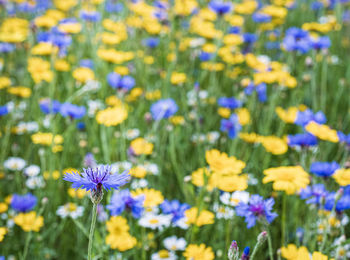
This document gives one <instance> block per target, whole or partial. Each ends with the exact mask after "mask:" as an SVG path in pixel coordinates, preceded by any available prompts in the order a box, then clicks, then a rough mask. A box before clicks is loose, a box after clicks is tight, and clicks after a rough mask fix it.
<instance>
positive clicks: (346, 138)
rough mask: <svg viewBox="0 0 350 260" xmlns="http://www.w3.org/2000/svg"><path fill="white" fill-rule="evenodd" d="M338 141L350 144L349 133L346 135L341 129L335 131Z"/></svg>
mask: <svg viewBox="0 0 350 260" xmlns="http://www.w3.org/2000/svg"><path fill="white" fill-rule="evenodd" d="M337 135H338V138H339V142H341V143H346V144H347V145H350V134H348V135H346V134H344V133H343V132H341V131H338V132H337Z"/></svg>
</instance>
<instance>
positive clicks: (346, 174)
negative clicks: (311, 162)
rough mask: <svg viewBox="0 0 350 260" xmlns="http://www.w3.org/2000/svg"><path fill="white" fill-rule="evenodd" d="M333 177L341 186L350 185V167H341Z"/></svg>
mask: <svg viewBox="0 0 350 260" xmlns="http://www.w3.org/2000/svg"><path fill="white" fill-rule="evenodd" d="M332 177H333V178H334V179H335V181H336V182H337V183H338V184H339V185H340V186H347V185H350V169H339V170H337V171H336V172H335V173H334V174H333V176H332Z"/></svg>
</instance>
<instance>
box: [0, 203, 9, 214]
mask: <svg viewBox="0 0 350 260" xmlns="http://www.w3.org/2000/svg"><path fill="white" fill-rule="evenodd" d="M8 208H9V207H8V206H7V204H6V203H4V202H0V213H4V212H6V211H7V209H8Z"/></svg>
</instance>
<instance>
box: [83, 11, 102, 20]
mask: <svg viewBox="0 0 350 260" xmlns="http://www.w3.org/2000/svg"><path fill="white" fill-rule="evenodd" d="M80 18H81V19H83V20H85V21H88V22H98V21H99V20H101V14H100V13H99V12H96V11H86V10H82V11H80Z"/></svg>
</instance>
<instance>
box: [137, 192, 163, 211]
mask: <svg viewBox="0 0 350 260" xmlns="http://www.w3.org/2000/svg"><path fill="white" fill-rule="evenodd" d="M131 195H132V196H133V197H137V196H140V195H143V196H144V197H145V200H144V202H143V205H144V206H145V207H155V206H158V205H159V204H161V203H162V202H163V201H164V197H163V194H162V193H161V192H160V191H159V190H155V189H148V188H144V189H140V188H139V189H136V190H133V191H131Z"/></svg>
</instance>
